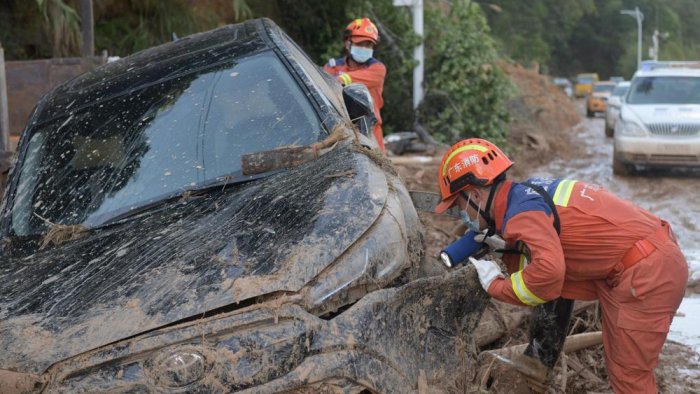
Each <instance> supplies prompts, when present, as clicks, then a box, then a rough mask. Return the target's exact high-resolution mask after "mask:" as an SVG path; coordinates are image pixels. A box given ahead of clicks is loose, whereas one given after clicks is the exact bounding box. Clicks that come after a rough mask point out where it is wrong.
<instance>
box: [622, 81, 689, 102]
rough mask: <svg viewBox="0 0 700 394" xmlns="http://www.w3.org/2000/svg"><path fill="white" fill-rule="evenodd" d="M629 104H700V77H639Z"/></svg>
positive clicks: (633, 83) (631, 88)
mask: <svg viewBox="0 0 700 394" xmlns="http://www.w3.org/2000/svg"><path fill="white" fill-rule="evenodd" d="M627 103H629V104H700V77H680V76H678V77H674V76H663V77H637V78H635V79H634V81H632V86H631V87H630V92H629V94H628V96H627Z"/></svg>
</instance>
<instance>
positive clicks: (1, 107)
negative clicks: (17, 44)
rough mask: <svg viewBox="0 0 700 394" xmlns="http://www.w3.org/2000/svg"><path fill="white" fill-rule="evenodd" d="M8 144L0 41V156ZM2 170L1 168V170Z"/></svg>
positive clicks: (3, 57) (5, 94) (8, 132)
mask: <svg viewBox="0 0 700 394" xmlns="http://www.w3.org/2000/svg"><path fill="white" fill-rule="evenodd" d="M9 145H10V116H9V111H8V103H7V80H6V79H5V50H4V49H3V48H2V43H0V157H3V154H4V153H5V152H7V151H9V150H10V146H9ZM1 166H2V165H1V164H0V167H1ZM4 170H5V169H4V168H2V171H4ZM0 186H1V185H0Z"/></svg>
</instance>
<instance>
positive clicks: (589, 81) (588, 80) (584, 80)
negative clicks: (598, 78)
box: [576, 77, 593, 85]
mask: <svg viewBox="0 0 700 394" xmlns="http://www.w3.org/2000/svg"><path fill="white" fill-rule="evenodd" d="M576 80H577V81H578V83H581V84H587V85H590V84H592V83H593V77H578V78H577V79H576Z"/></svg>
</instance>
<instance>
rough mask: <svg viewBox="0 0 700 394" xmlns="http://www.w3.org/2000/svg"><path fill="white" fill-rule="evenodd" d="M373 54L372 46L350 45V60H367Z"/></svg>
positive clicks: (360, 61) (363, 61)
mask: <svg viewBox="0 0 700 394" xmlns="http://www.w3.org/2000/svg"><path fill="white" fill-rule="evenodd" d="M373 54H374V50H373V49H372V48H365V47H360V46H356V45H350V56H351V57H352V60H354V61H356V62H358V63H365V62H367V60H369V59H370V58H371V57H372V55H373Z"/></svg>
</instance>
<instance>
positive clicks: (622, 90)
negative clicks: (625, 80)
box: [611, 85, 629, 96]
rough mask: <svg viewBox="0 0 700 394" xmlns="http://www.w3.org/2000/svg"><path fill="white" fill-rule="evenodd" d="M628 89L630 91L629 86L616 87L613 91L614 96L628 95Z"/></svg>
mask: <svg viewBox="0 0 700 394" xmlns="http://www.w3.org/2000/svg"><path fill="white" fill-rule="evenodd" d="M627 89H629V85H626V86H620V85H617V86H615V89H613V91H612V94H611V95H612V96H624V95H625V93H627Z"/></svg>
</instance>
